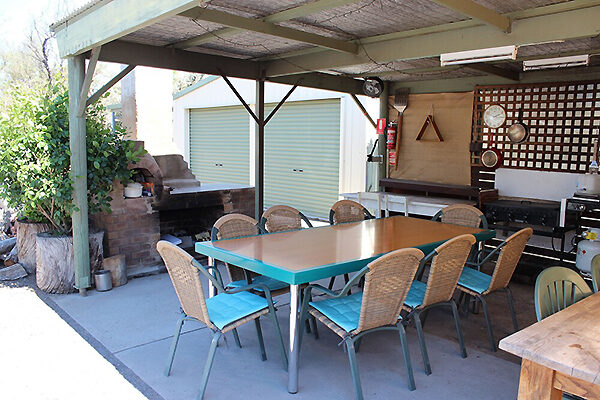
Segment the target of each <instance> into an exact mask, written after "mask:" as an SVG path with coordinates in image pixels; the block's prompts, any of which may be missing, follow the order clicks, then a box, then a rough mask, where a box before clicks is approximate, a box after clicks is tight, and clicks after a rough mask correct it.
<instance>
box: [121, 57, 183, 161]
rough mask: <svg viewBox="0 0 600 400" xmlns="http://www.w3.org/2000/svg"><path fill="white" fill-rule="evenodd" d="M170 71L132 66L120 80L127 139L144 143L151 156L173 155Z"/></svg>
mask: <svg viewBox="0 0 600 400" xmlns="http://www.w3.org/2000/svg"><path fill="white" fill-rule="evenodd" d="M172 93H173V72H172V71H169V70H164V69H158V68H150V67H141V66H138V67H136V68H135V69H134V70H133V71H132V72H130V73H129V74H128V75H127V76H126V77H125V78H124V79H123V81H122V84H121V105H122V121H123V125H124V126H125V128H126V129H127V132H128V134H129V136H130V137H131V138H133V139H136V140H142V141H144V147H145V148H146V150H147V151H148V152H149V153H150V154H152V155H162V154H172V153H174V152H176V151H177V150H176V147H175V146H174V144H173V126H172V123H171V121H170V120H169V119H170V118H169V117H171V115H172V108H173V97H172Z"/></svg>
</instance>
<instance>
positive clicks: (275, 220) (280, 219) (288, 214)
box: [259, 205, 312, 233]
mask: <svg viewBox="0 0 600 400" xmlns="http://www.w3.org/2000/svg"><path fill="white" fill-rule="evenodd" d="M302 221H304V222H305V223H306V225H308V227H309V228H312V224H311V223H310V221H309V220H308V218H306V216H305V215H304V214H302V213H301V212H300V211H298V210H296V209H295V208H294V207H289V206H283V205H279V206H272V207H269V209H267V210H266V211H265V212H264V213H263V215H262V217H261V218H260V224H259V227H260V229H262V231H263V232H264V233H273V232H284V231H293V230H296V229H302Z"/></svg>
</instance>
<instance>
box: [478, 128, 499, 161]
mask: <svg viewBox="0 0 600 400" xmlns="http://www.w3.org/2000/svg"><path fill="white" fill-rule="evenodd" d="M481 163H482V164H483V166H484V167H487V168H490V169H496V168H498V167H499V166H501V165H502V153H501V152H500V150H498V149H497V148H496V147H494V136H493V134H490V146H489V147H488V148H487V149H486V150H485V151H484V152H483V153H482V154H481Z"/></svg>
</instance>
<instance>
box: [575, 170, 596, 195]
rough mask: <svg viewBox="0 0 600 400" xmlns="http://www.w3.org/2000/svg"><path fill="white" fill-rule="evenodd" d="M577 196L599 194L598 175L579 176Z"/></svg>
mask: <svg viewBox="0 0 600 400" xmlns="http://www.w3.org/2000/svg"><path fill="white" fill-rule="evenodd" d="M577 194H593V195H595V194H600V175H598V174H590V173H587V174H581V175H579V177H577Z"/></svg>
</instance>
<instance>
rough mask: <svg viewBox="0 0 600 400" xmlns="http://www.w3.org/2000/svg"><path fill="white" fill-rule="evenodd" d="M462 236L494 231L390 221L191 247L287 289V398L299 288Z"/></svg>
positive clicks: (294, 378) (294, 376)
mask: <svg viewBox="0 0 600 400" xmlns="http://www.w3.org/2000/svg"><path fill="white" fill-rule="evenodd" d="M462 234H473V235H474V236H475V237H476V239H477V240H478V241H485V240H487V239H491V238H493V237H495V231H493V230H487V229H485V230H484V229H477V228H469V227H464V226H459V225H450V224H444V223H441V222H434V221H430V220H425V219H418V218H409V217H403V216H395V217H388V218H379V219H370V220H365V221H361V222H349V223H343V224H338V225H331V226H322V227H315V228H309V229H301V230H295V231H288V232H279V233H270V234H264V235H258V236H249V237H244V238H239V239H226V240H219V241H214V242H198V243H196V252H198V253H200V254H203V255H206V256H208V257H209V264H212V263H214V260H215V259H217V260H221V261H223V262H227V263H230V264H232V265H236V266H238V267H242V268H245V269H247V270H250V271H253V272H256V273H258V274H261V275H265V276H268V277H271V278H275V279H278V280H280V281H283V282H286V283H288V284H289V285H290V322H289V324H290V325H289V328H290V337H289V354H290V356H289V368H288V371H289V373H288V392H290V393H296V392H297V391H298V352H299V350H298V347H299V346H298V331H299V329H300V327H299V326H298V325H299V324H298V322H299V321H298V317H299V315H298V314H299V301H300V297H299V295H300V293H299V290H300V285H302V284H304V283H308V282H314V281H317V280H320V279H324V278H330V277H332V276H337V275H341V274H345V273H350V272H354V271H358V270H360V269H361V268H362V267H364V266H365V265H367V264H368V263H369V262H371V261H373V260H374V259H376V258H377V257H379V256H380V255H382V254H385V253H389V252H390V251H394V250H398V249H403V248H408V247H416V248H419V249H421V250H422V251H423V252H424V253H425V254H427V253H429V252H431V251H432V250H433V249H435V248H436V247H437V246H439V245H440V244H442V243H444V242H445V241H447V240H449V239H452V238H453V237H456V236H459V235H462Z"/></svg>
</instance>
